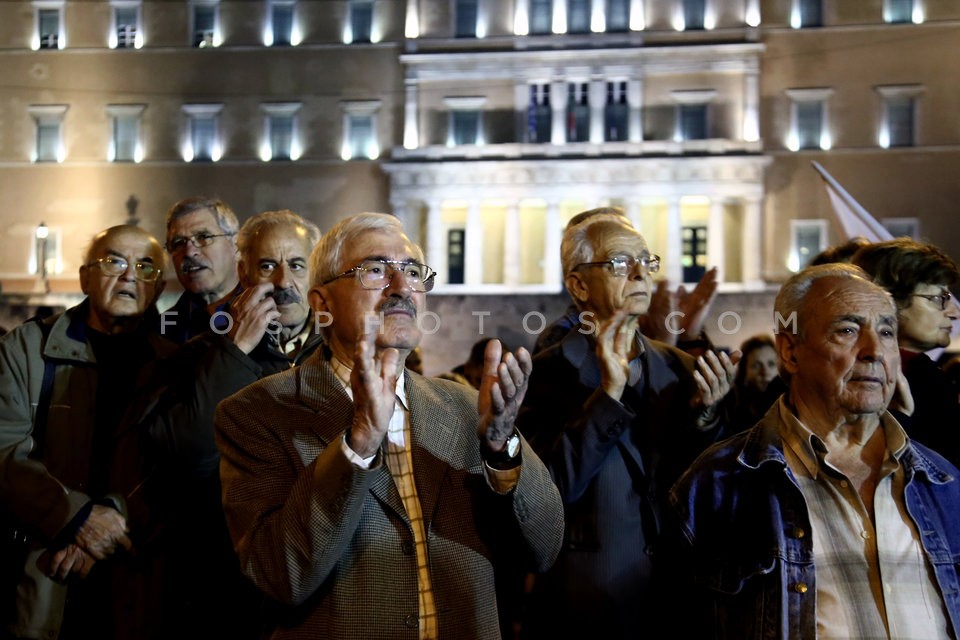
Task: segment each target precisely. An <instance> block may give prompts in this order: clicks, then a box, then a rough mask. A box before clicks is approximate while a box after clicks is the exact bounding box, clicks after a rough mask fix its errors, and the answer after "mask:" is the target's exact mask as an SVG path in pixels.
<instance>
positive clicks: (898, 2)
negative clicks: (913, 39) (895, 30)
mask: <svg viewBox="0 0 960 640" xmlns="http://www.w3.org/2000/svg"><path fill="white" fill-rule="evenodd" d="M883 17H884V19H885V20H886V21H887V22H893V23H896V22H917V23H919V22H923V16H922V12H921V11H920V7H919V2H914V0H886V2H885V3H884V7H883Z"/></svg>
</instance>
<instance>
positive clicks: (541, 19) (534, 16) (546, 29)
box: [530, 0, 553, 35]
mask: <svg viewBox="0 0 960 640" xmlns="http://www.w3.org/2000/svg"><path fill="white" fill-rule="evenodd" d="M552 29H553V0H530V33H531V34H535V35H542V34H546V33H551V31H552Z"/></svg>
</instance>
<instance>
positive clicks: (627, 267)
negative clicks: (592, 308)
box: [573, 254, 660, 278]
mask: <svg viewBox="0 0 960 640" xmlns="http://www.w3.org/2000/svg"><path fill="white" fill-rule="evenodd" d="M638 265H639V266H641V267H643V268H644V269H646V270H647V273H656V272H657V271H660V256H658V255H653V254H650V255H642V256H640V257H635V256H626V255H621V256H613V257H612V258H610V259H609V260H601V261H599V262H581V263H580V264H578V265H577V266H576V267H574V268H573V269H574V271H576V270H577V269H579V268H580V267H602V266H609V267H610V271H611V273H613V275H615V276H616V277H618V278H625V277H627V274H629V273H631V272H632V271H633V270H634V269H635V268H636V267H637V266H638Z"/></svg>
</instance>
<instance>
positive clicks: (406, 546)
mask: <svg viewBox="0 0 960 640" xmlns="http://www.w3.org/2000/svg"><path fill="white" fill-rule="evenodd" d="M400 551H402V552H403V555H405V556H409V555H411V554H412V553H413V544H412V543H411V542H410V541H409V540H404V541H403V542H401V543H400Z"/></svg>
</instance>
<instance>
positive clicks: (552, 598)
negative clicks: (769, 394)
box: [518, 328, 718, 639]
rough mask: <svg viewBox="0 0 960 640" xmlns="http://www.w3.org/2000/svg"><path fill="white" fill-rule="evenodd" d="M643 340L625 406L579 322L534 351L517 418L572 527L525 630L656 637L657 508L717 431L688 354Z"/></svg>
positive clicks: (528, 633) (542, 634)
mask: <svg viewBox="0 0 960 640" xmlns="http://www.w3.org/2000/svg"><path fill="white" fill-rule="evenodd" d="M637 339H638V340H640V342H641V344H642V345H643V351H644V354H643V356H642V358H641V361H642V366H643V373H642V376H641V378H640V380H639V382H638V383H637V384H636V385H634V386H632V387H631V386H628V387H627V388H626V389H625V390H624V394H623V397H622V398H621V401H619V402H618V401H616V400H613V399H612V398H610V397H609V396H608V395H607V394H606V393H604V392H603V390H602V389H600V388H599V387H600V369H599V364H598V362H597V358H596V355H595V353H594V346H593V343H592V341H590V340H589V339H588V338H587V336H586V335H584V334H582V333H580V331H578V330H577V329H576V328H574V329H571V330H570V332H569V333H567V335H566V336H565V337H564V338H563V340H562V341H561V342H560V343H559V344H555V345H553V346H552V347H550V348H548V349H546V350H545V351H542V352H540V353H539V354H537V356H536V357H535V358H534V361H533V375H532V376H531V379H530V388H529V389H528V391H527V395H526V397H525V399H524V402H523V407H522V409H521V414H520V417H519V419H518V424H519V427H520V430H521V431H522V432H523V434H524V435H525V436H526V437H527V438H529V439H530V442H531V443H532V445H533V447H534V448H535V449H536V451H537V453H538V454H539V455H540V456H541V458H542V459H543V460H544V462H545V463H546V465H547V468H548V469H549V470H550V473H551V475H552V477H553V479H554V481H555V482H556V484H557V487H559V491H560V495H561V497H562V499H563V502H564V508H565V526H566V535H565V538H564V545H563V549H562V551H561V553H560V556H559V557H558V559H557V562H556V564H555V565H554V567H553V568H552V569H551V570H550V571H549V572H547V573H546V574H545V575H543V576H537V578H536V580H535V583H534V590H533V595H532V598H531V603H530V606H529V607H528V608H527V612H526V615H525V621H524V624H523V633H524V637H525V638H558V637H572V638H579V637H598V638H599V637H603V638H611V639H612V638H636V637H638V635H639V634H641V633H649V634H651V637H658V636H657V632H656V631H655V629H656V628H655V626H654V625H655V624H656V623H657V621H658V620H660V619H662V618H664V617H665V615H664V611H665V609H664V608H663V607H661V606H659V604H658V602H657V601H656V597H657V595H658V593H659V589H658V587H657V584H656V581H655V569H656V567H655V564H654V559H655V557H656V554H655V547H656V545H657V542H658V536H659V520H660V509H661V505H664V504H666V502H665V499H666V492H667V490H668V489H669V488H670V485H671V484H672V483H673V481H674V480H675V479H676V477H677V476H679V475H680V473H682V472H683V470H684V469H685V468H686V465H687V464H689V463H690V461H692V460H693V458H695V457H696V455H697V454H698V453H699V452H700V451H702V450H703V448H705V447H706V446H708V445H709V444H710V443H711V442H712V441H713V440H714V438H715V437H716V434H717V431H718V429H717V428H707V429H704V430H698V429H697V428H696V426H695V420H696V415H695V412H694V410H693V409H692V408H691V404H690V400H691V398H692V397H693V395H694V393H695V392H696V388H695V385H694V381H693V377H692V374H691V371H692V369H693V367H694V361H693V358H692V357H691V356H689V355H688V354H686V353H684V352H682V351H680V350H678V349H675V348H673V347H670V346H668V345H666V344H663V343H661V342H656V341H654V340H648V339H647V338H646V337H644V336H642V335H641V334H639V333H638V334H637Z"/></svg>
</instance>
